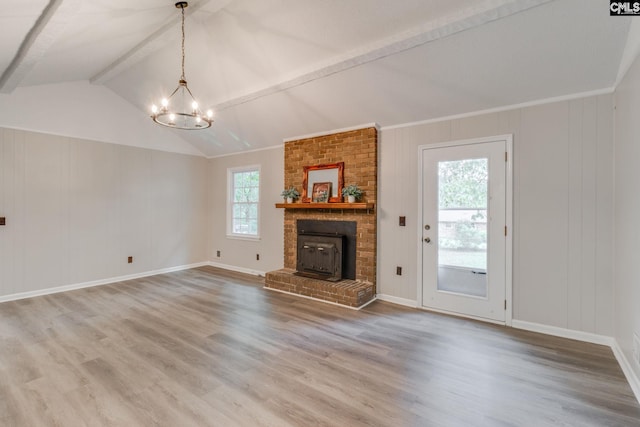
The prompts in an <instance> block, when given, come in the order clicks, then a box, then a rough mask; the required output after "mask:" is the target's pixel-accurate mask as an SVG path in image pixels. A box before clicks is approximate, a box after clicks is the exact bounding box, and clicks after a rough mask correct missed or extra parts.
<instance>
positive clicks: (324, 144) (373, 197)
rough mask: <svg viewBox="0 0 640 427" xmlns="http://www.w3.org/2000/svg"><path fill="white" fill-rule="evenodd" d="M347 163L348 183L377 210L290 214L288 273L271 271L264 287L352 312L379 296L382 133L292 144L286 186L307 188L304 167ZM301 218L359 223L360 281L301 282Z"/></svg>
mask: <svg viewBox="0 0 640 427" xmlns="http://www.w3.org/2000/svg"><path fill="white" fill-rule="evenodd" d="M338 162H344V184H345V186H346V185H349V184H357V185H358V186H359V187H360V188H361V189H362V190H363V191H364V195H363V198H362V199H363V200H362V201H363V202H367V203H373V204H374V208H373V209H365V210H357V209H316V208H314V207H313V206H312V205H313V204H310V206H309V207H310V208H309V209H285V213H284V269H281V270H277V271H273V272H268V273H267V275H266V278H265V287H266V288H269V289H275V290H280V291H284V292H289V293H295V294H301V295H306V296H310V297H313V298H318V299H322V300H326V301H330V302H333V303H337V304H342V305H347V306H350V307H360V306H362V305H364V304H366V303H368V302H369V301H371V300H372V299H373V298H374V297H375V295H376V257H377V209H376V207H375V206H376V201H377V179H378V131H377V129H376V128H375V127H368V128H363V129H357V130H350V131H346V132H340V133H335V134H331V135H323V136H317V137H312V138H306V139H299V140H294V141H288V142H286V143H285V146H284V168H285V171H284V181H285V182H284V187H285V188H289V187H291V186H293V187H295V188H297V189H298V190H301V189H302V180H303V167H304V166H313V165H319V164H327V163H338ZM298 219H317V220H333V221H355V222H356V223H357V246H356V248H357V249H356V277H355V280H343V281H341V282H337V283H331V282H326V281H323V280H317V279H311V278H306V277H298V276H295V275H293V273H294V272H295V268H296V249H297V248H296V234H297V229H296V224H297V220H298Z"/></svg>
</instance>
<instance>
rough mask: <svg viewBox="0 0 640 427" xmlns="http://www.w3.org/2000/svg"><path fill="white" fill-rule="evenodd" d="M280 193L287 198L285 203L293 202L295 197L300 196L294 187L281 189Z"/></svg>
mask: <svg viewBox="0 0 640 427" xmlns="http://www.w3.org/2000/svg"><path fill="white" fill-rule="evenodd" d="M280 195H281V196H282V197H284V198H285V199H287V203H293V201H294V200H295V199H297V198H298V197H300V193H298V190H296V188H295V187H289V188H287V189H284V190H282V193H280Z"/></svg>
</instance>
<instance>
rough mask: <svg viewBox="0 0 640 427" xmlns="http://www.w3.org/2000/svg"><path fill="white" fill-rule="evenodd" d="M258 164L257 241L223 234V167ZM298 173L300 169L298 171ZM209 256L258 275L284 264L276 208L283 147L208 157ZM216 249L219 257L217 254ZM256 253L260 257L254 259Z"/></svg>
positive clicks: (281, 181)
mask: <svg viewBox="0 0 640 427" xmlns="http://www.w3.org/2000/svg"><path fill="white" fill-rule="evenodd" d="M251 165H259V166H260V240H240V239H237V238H232V237H227V233H226V224H227V223H226V218H227V169H228V168H234V167H239V166H251ZM300 173H301V174H302V171H300ZM209 186H210V191H209V206H210V207H209V209H210V211H211V221H210V223H209V236H210V239H209V259H210V260H211V261H212V262H214V263H215V264H219V265H224V266H230V267H232V268H234V269H239V270H241V271H247V272H253V273H257V274H262V273H265V272H267V271H272V270H277V269H280V268H282V266H283V264H284V241H283V237H282V236H283V232H284V212H283V209H276V208H275V203H281V202H282V197H280V192H282V190H283V187H284V148H283V147H275V148H273V149H268V150H260V151H254V152H249V153H242V154H236V155H230V156H223V157H216V158H212V159H210V160H209ZM217 251H220V255H221V256H220V257H217V256H216V254H217ZM256 254H260V260H259V261H258V260H256Z"/></svg>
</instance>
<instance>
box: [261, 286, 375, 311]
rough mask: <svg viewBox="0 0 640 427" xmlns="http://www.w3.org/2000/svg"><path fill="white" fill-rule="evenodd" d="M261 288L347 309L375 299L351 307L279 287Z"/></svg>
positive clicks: (363, 306)
mask: <svg viewBox="0 0 640 427" xmlns="http://www.w3.org/2000/svg"><path fill="white" fill-rule="evenodd" d="M262 289H266V290H268V291H273V292H280V293H281V294H287V295H293V296H294V297H300V298H304V299H310V300H313V301H318V302H323V303H325V304H331V305H335V306H338V307H342V308H348V309H349V310H356V311H358V310H362V309H363V308H365V307H366V306H368V305H369V304H371V303H372V302H374V301H375V300H376V297H373V298H372V299H371V300H370V301H368V302H365V303H364V304H362V305H361V306H359V307H351V306H349V305H344V304H338V303H337V302H332V301H327V300H323V299H320V298H314V297H310V296H307V295H302V294H296V293H294V292H287V291H283V290H280V289H274V288H267V287H266V286H264V287H263V288H262Z"/></svg>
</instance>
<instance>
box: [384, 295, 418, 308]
mask: <svg viewBox="0 0 640 427" xmlns="http://www.w3.org/2000/svg"><path fill="white" fill-rule="evenodd" d="M376 298H377V299H379V300H380V301H386V302H391V303H393V304H398V305H404V306H406V307H411V308H416V307H418V302H417V301H415V300H412V299H407V298H400V297H394V296H393V295H385V294H378V295H377V296H376Z"/></svg>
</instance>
